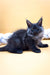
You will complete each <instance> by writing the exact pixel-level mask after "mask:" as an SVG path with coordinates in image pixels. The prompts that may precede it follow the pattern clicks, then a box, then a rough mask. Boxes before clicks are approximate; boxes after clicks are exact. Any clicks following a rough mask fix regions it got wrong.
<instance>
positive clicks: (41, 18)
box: [38, 17, 43, 26]
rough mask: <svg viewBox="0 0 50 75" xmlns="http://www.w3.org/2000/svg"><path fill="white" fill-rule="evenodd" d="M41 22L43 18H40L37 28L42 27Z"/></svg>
mask: <svg viewBox="0 0 50 75" xmlns="http://www.w3.org/2000/svg"><path fill="white" fill-rule="evenodd" d="M42 21H43V18H42V17H41V18H40V20H39V21H38V25H39V26H42Z"/></svg>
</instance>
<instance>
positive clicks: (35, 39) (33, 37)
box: [0, 18, 48, 53]
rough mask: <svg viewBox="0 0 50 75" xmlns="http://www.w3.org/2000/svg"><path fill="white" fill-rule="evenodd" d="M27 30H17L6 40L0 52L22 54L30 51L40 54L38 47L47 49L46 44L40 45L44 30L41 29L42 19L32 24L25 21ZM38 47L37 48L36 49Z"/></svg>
mask: <svg viewBox="0 0 50 75" xmlns="http://www.w3.org/2000/svg"><path fill="white" fill-rule="evenodd" d="M26 23H27V26H28V28H27V29H26V30H25V29H21V30H18V31H16V32H14V34H13V35H12V36H11V37H10V38H9V39H8V44H7V45H6V46H5V47H1V48H0V51H8V52H11V53H22V52H23V51H24V50H29V49H31V50H32V51H33V52H35V53H40V52H41V50H40V49H39V48H38V47H48V45H47V44H42V43H41V39H42V37H43V33H44V29H43V27H42V18H40V20H39V21H38V22H37V23H35V24H33V23H31V22H30V21H29V20H26ZM37 46H38V47H37Z"/></svg>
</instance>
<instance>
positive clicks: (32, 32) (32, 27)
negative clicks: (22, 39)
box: [26, 18, 43, 37]
mask: <svg viewBox="0 0 50 75" xmlns="http://www.w3.org/2000/svg"><path fill="white" fill-rule="evenodd" d="M26 23H27V26H28V29H27V34H28V36H31V37H35V36H38V35H39V34H40V33H41V32H43V27H42V18H40V20H39V21H38V22H37V23H35V24H33V23H31V22H30V21H29V20H26Z"/></svg>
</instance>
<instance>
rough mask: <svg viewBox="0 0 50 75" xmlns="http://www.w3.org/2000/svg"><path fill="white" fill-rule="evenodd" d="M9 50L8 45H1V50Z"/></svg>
mask: <svg viewBox="0 0 50 75" xmlns="http://www.w3.org/2000/svg"><path fill="white" fill-rule="evenodd" d="M7 50H8V46H4V47H0V51H7Z"/></svg>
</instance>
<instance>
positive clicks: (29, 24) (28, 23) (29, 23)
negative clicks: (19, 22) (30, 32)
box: [26, 19, 31, 27]
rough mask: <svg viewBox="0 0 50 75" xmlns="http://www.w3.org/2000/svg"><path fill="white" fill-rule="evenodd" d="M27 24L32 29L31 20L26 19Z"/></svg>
mask: <svg viewBox="0 0 50 75" xmlns="http://www.w3.org/2000/svg"><path fill="white" fill-rule="evenodd" d="M26 23H27V25H28V27H31V22H30V21H29V20H27V19H26Z"/></svg>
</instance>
